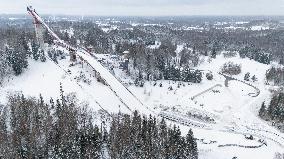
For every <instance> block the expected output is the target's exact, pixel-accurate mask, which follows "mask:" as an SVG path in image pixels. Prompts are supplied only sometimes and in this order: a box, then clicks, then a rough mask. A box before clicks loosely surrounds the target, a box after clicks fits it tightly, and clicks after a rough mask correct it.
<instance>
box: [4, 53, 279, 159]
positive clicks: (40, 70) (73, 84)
mask: <svg viewBox="0 0 284 159" xmlns="http://www.w3.org/2000/svg"><path fill="white" fill-rule="evenodd" d="M81 56H83V55H81ZM101 57H105V58H106V59H107V61H109V62H111V61H113V60H112V59H111V58H110V56H105V55H102V56H101ZM88 58H91V57H90V56H88V57H86V58H85V59H88ZM88 61H92V59H88ZM209 61H210V62H209ZM227 61H233V62H234V63H238V64H241V65H242V73H241V74H240V75H237V76H234V77H235V78H237V79H240V80H243V77H244V74H245V73H247V72H250V74H251V75H256V77H257V78H258V81H257V82H248V83H251V84H253V85H254V86H256V87H257V88H258V89H260V95H259V96H257V97H251V96H249V93H252V92H255V89H254V88H252V87H250V86H248V85H246V84H243V83H241V82H238V81H230V82H229V87H225V86H224V80H225V78H224V77H223V76H222V75H219V74H218V72H219V70H220V68H221V66H222V65H223V64H224V63H225V62H227ZM93 64H94V67H96V68H97V69H98V68H100V67H99V66H96V65H97V63H95V62H93ZM69 65H70V62H69V60H68V57H67V59H64V60H60V61H59V66H60V67H61V68H60V67H58V66H57V65H55V64H54V63H53V62H52V61H49V60H47V62H45V63H41V62H35V61H33V60H31V61H30V63H29V69H27V70H26V71H25V72H24V73H23V74H22V75H20V76H18V77H13V79H10V80H9V81H6V82H5V84H4V86H3V87H1V88H0V89H1V91H0V104H1V103H5V102H6V101H7V98H6V96H7V94H8V93H9V92H14V91H22V92H23V93H24V94H25V95H30V96H38V95H39V94H40V93H41V94H42V95H43V96H44V97H45V98H46V100H48V99H49V98H50V97H53V98H56V97H58V96H59V85H60V83H62V85H63V89H64V91H65V93H71V92H76V94H77V96H78V98H79V100H80V102H84V101H85V102H88V103H89V104H90V107H91V108H92V109H94V110H100V109H102V108H103V109H105V110H106V111H108V112H118V111H121V112H124V113H130V112H131V111H130V110H129V109H128V108H127V107H126V106H125V97H127V96H124V97H123V95H122V94H123V90H124V88H123V87H122V86H121V85H119V84H118V83H117V81H114V78H113V77H109V76H110V74H107V73H105V72H104V73H105V74H104V73H103V71H102V72H101V73H102V76H105V78H107V80H108V81H109V82H113V83H110V86H106V85H103V84H102V83H99V82H97V81H96V79H95V77H94V76H95V74H94V72H93V70H92V68H91V67H89V66H87V65H86V64H83V65H82V64H76V65H75V66H72V67H70V66H69ZM116 67H117V66H116ZM268 68H269V66H268V65H264V64H260V63H258V62H255V61H252V60H249V59H241V58H239V57H233V58H228V59H225V58H224V57H223V56H217V58H216V59H213V60H208V59H207V58H206V59H205V62H204V63H202V64H201V65H200V66H198V69H202V70H206V71H205V72H208V70H209V71H212V73H213V75H214V79H213V80H212V81H209V80H207V79H206V78H205V77H204V78H203V81H202V82H201V83H199V84H194V83H187V82H173V81H165V80H162V81H157V82H156V85H155V83H154V82H146V83H145V86H144V87H143V88H141V87H136V86H133V85H130V86H129V87H128V89H129V90H130V91H131V92H132V93H133V94H134V95H135V96H136V97H138V98H139V100H140V101H142V102H143V103H144V105H145V106H148V107H149V109H150V110H153V111H154V112H151V111H149V112H151V113H153V114H156V115H158V114H159V113H161V112H167V113H169V114H172V115H173V116H180V117H181V118H185V117H188V120H189V121H190V120H191V121H194V122H196V123H200V124H203V125H206V129H205V128H199V127H196V126H191V127H188V126H185V125H183V124H181V123H179V122H173V121H170V120H168V123H169V124H177V125H178V126H180V128H181V130H182V133H183V134H186V133H187V131H188V130H189V128H192V129H193V131H194V134H195V137H196V138H197V139H199V140H198V148H199V153H200V158H201V159H230V158H233V157H235V156H236V157H238V159H251V158H263V159H273V156H274V154H275V153H276V152H281V153H283V152H284V134H283V133H280V132H279V131H278V130H276V129H275V128H273V127H272V126H270V125H269V124H268V123H266V122H264V121H262V120H261V119H260V118H258V116H257V113H258V110H259V107H260V105H261V103H262V102H263V101H268V99H269V98H270V92H269V91H268V89H269V87H268V86H266V85H264V78H265V71H266V70H267V69H268ZM101 70H102V69H101ZM114 70H118V69H114ZM65 71H68V73H67V72H65ZM115 75H116V76H117V78H121V79H123V78H125V76H124V73H123V72H122V71H117V72H115ZM80 76H81V77H83V78H79V77H80ZM204 76H205V75H204ZM84 80H85V82H84ZM160 83H161V84H162V87H160V86H159V85H160ZM117 85H119V86H117ZM154 85H155V86H154ZM170 86H172V88H173V90H169V89H168V88H169V87H170ZM212 86H216V87H214V88H212V89H210V90H208V91H207V92H205V93H203V94H201V95H200V96H197V97H195V98H194V99H192V97H193V96H195V95H196V94H199V93H200V92H203V91H204V90H206V89H208V88H210V87H212ZM110 87H115V88H113V89H115V90H116V91H118V92H120V91H122V92H120V93H119V94H115V93H114V92H113V91H112V90H111V89H110ZM128 95H129V94H128ZM129 98H130V97H129ZM131 98H132V97H131ZM123 99H124V100H123ZM131 100H133V99H131ZM131 100H130V101H129V102H130V103H131ZM126 103H127V102H126ZM134 108H135V107H134ZM206 117H209V118H210V119H213V120H214V122H209V121H208V120H207V118H206ZM250 134H251V135H253V137H254V139H253V140H249V139H246V138H245V135H250ZM254 146H255V147H258V148H251V147H254ZM248 147H249V148H248Z"/></svg>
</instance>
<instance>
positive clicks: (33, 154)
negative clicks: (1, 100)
mask: <svg viewBox="0 0 284 159" xmlns="http://www.w3.org/2000/svg"><path fill="white" fill-rule="evenodd" d="M112 116H113V118H112V120H111V121H110V123H109V125H110V128H109V129H108V127H107V126H106V125H107V124H106V123H105V122H103V123H102V124H101V126H98V125H96V124H95V123H96V122H97V119H96V118H97V116H96V115H95V114H94V113H93V112H92V111H90V110H89V109H88V105H86V104H80V103H78V102H77V99H76V96H75V95H74V94H69V95H64V91H63V89H62V87H61V88H60V97H59V98H58V99H52V98H51V99H50V100H49V101H48V102H46V101H44V99H43V97H42V96H41V95H40V97H39V98H35V97H26V96H24V95H23V94H12V95H10V96H9V101H8V103H7V105H1V106H0V158H101V157H107V158H121V159H122V158H123V159H127V158H129V159H133V158H141V159H142V158H143V159H144V158H149V159H152V158H155V159H156V158H161V159H164V158H168V159H178V158H185V159H197V158H198V150H197V144H196V140H195V138H194V136H193V133H192V131H191V130H189V132H188V134H187V135H186V136H185V137H184V136H182V135H181V132H180V129H179V128H178V127H176V126H173V127H169V126H167V125H166V123H165V120H164V119H162V120H161V121H159V120H158V119H156V118H154V117H152V116H150V117H146V116H142V115H140V114H139V113H138V112H135V113H134V114H132V115H126V114H121V113H118V114H112ZM104 123H105V124H104Z"/></svg>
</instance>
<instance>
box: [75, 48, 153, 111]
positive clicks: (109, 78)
mask: <svg viewBox="0 0 284 159" xmlns="http://www.w3.org/2000/svg"><path fill="white" fill-rule="evenodd" d="M76 55H78V56H79V57H81V58H82V59H83V60H85V61H86V62H87V63H88V64H89V65H90V66H91V67H92V68H93V69H95V70H96V71H97V72H98V73H99V75H100V76H101V77H102V79H104V80H105V82H106V83H107V85H108V86H109V87H110V89H111V90H112V91H113V92H114V93H115V94H116V95H117V96H118V97H119V98H120V100H121V101H122V102H123V103H124V104H125V105H126V106H127V107H128V109H130V111H135V110H137V111H139V112H140V113H142V114H149V110H148V108H147V107H146V106H145V105H143V103H141V102H140V100H139V99H138V98H137V97H136V96H135V95H134V94H132V93H131V92H130V91H129V90H128V89H127V88H126V87H125V86H123V85H122V84H121V83H120V82H119V81H118V80H117V79H116V78H115V77H114V76H113V75H112V74H111V73H110V72H109V71H108V70H107V69H106V68H105V67H104V66H102V65H101V63H100V62H98V61H97V60H96V59H95V58H94V57H92V56H91V55H90V54H88V53H86V52H85V51H83V50H78V51H77V52H76Z"/></svg>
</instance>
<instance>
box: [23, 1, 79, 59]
mask: <svg viewBox="0 0 284 159" xmlns="http://www.w3.org/2000/svg"><path fill="white" fill-rule="evenodd" d="M27 11H28V13H29V14H30V15H31V16H32V17H33V19H34V26H35V32H36V39H37V43H38V44H39V45H40V48H41V49H43V46H44V40H43V34H44V31H45V30H46V31H47V32H48V33H49V35H51V36H52V37H53V38H54V43H55V44H57V45H60V46H62V47H64V48H66V49H67V50H68V51H69V53H70V60H71V61H76V55H75V53H76V48H74V47H72V46H70V45H68V44H67V43H65V42H64V41H63V40H61V39H60V38H59V37H58V36H57V35H56V34H55V33H54V32H53V31H52V30H51V29H50V28H49V27H48V26H47V25H46V23H45V22H44V21H43V19H42V18H41V17H40V16H39V15H38V14H37V12H36V11H35V9H33V8H32V6H28V7H27Z"/></svg>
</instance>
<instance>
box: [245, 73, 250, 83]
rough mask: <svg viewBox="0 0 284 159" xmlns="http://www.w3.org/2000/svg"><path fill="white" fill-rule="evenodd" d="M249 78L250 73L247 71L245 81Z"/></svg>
mask: <svg viewBox="0 0 284 159" xmlns="http://www.w3.org/2000/svg"><path fill="white" fill-rule="evenodd" d="M249 79H250V73H249V72H247V73H246V74H245V77H244V80H245V81H249Z"/></svg>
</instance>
